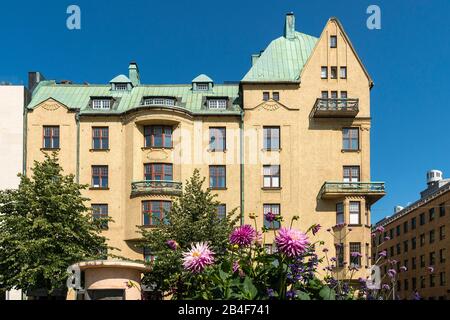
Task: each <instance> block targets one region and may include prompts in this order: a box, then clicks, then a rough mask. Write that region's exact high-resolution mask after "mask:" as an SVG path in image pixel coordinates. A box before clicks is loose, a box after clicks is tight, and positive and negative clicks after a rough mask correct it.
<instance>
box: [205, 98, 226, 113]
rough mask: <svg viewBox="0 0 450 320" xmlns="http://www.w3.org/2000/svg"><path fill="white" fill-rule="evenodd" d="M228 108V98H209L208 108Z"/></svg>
mask: <svg viewBox="0 0 450 320" xmlns="http://www.w3.org/2000/svg"><path fill="white" fill-rule="evenodd" d="M226 108H227V100H226V99H209V100H208V109H219V110H225V109H226Z"/></svg>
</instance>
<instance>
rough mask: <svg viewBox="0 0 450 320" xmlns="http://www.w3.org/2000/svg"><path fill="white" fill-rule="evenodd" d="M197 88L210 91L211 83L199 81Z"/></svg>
mask: <svg viewBox="0 0 450 320" xmlns="http://www.w3.org/2000/svg"><path fill="white" fill-rule="evenodd" d="M197 90H199V91H208V90H209V84H207V83H197Z"/></svg>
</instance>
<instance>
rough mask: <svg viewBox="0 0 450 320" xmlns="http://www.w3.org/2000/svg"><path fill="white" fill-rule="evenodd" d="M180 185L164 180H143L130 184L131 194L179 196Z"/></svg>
mask: <svg viewBox="0 0 450 320" xmlns="http://www.w3.org/2000/svg"><path fill="white" fill-rule="evenodd" d="M182 186H183V185H182V183H181V182H175V181H164V180H144V181H135V182H132V183H131V194H132V195H138V194H169V195H181V192H182Z"/></svg>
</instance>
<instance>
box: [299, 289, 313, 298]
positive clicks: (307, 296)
mask: <svg viewBox="0 0 450 320" xmlns="http://www.w3.org/2000/svg"><path fill="white" fill-rule="evenodd" d="M297 298H298V299H300V300H311V298H310V296H309V294H307V293H306V292H304V291H297Z"/></svg>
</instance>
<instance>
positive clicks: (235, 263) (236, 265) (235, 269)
mask: <svg viewBox="0 0 450 320" xmlns="http://www.w3.org/2000/svg"><path fill="white" fill-rule="evenodd" d="M236 271H239V261H234V262H233V273H235V272H236Z"/></svg>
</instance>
